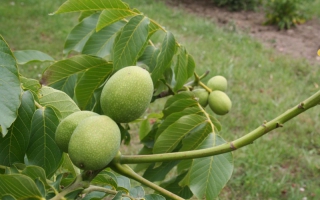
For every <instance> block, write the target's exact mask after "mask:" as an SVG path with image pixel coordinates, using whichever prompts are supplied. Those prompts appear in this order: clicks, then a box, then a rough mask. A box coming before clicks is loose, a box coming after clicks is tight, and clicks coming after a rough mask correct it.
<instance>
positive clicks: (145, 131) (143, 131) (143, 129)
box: [139, 119, 151, 140]
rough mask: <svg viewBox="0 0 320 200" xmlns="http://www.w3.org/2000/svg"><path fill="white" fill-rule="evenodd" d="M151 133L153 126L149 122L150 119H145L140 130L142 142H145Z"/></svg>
mask: <svg viewBox="0 0 320 200" xmlns="http://www.w3.org/2000/svg"><path fill="white" fill-rule="evenodd" d="M150 131H151V125H150V122H149V119H145V120H143V121H142V122H141V123H140V128H139V138H140V140H143V139H144V138H145V137H146V136H147V135H148V133H149V132H150Z"/></svg>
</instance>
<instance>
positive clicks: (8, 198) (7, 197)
mask: <svg viewBox="0 0 320 200" xmlns="http://www.w3.org/2000/svg"><path fill="white" fill-rule="evenodd" d="M1 199H2V200H16V198H14V197H13V196H11V195H9V194H8V195H5V196H2V197H1Z"/></svg>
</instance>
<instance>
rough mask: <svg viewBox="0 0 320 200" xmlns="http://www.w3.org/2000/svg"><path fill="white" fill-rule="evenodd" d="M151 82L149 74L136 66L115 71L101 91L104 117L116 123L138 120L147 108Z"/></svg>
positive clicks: (149, 99)
mask: <svg viewBox="0 0 320 200" xmlns="http://www.w3.org/2000/svg"><path fill="white" fill-rule="evenodd" d="M152 95H153V82H152V79H151V76H150V74H149V72H148V71H147V70H145V69H142V68H141V67H138V66H129V67H125V68H122V69H120V70H119V71H117V72H116V73H115V74H114V75H113V76H112V77H111V78H110V79H109V80H108V81H107V83H106V84H105V86H104V87H103V89H102V93H101V98H100V104H101V108H102V111H103V112H104V114H105V115H107V116H109V117H110V118H112V119H113V120H114V121H115V122H117V123H128V122H131V121H133V120H135V119H137V118H139V117H140V116H141V115H142V114H143V113H144V112H145V111H146V109H147V108H148V107H149V105H150V101H151V98H152Z"/></svg>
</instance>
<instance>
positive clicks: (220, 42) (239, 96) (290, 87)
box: [0, 0, 320, 200]
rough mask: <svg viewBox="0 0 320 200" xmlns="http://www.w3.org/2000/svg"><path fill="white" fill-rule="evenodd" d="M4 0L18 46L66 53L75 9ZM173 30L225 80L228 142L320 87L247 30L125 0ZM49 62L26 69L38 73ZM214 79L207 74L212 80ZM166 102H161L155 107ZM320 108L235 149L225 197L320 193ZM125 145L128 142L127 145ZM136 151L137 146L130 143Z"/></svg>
mask: <svg viewBox="0 0 320 200" xmlns="http://www.w3.org/2000/svg"><path fill="white" fill-rule="evenodd" d="M12 2H13V1H11V0H10V1H9V0H2V1H1V6H0V13H1V14H0V34H2V35H3V37H4V38H5V39H6V40H7V42H8V43H9V45H10V46H11V47H12V49H14V50H20V49H36V50H40V51H43V52H46V53H48V54H49V55H52V56H53V57H54V58H56V59H59V58H62V57H63V55H62V53H61V52H62V49H63V42H64V39H65V38H66V36H67V34H68V31H69V30H71V28H72V27H73V26H74V25H75V24H76V17H77V16H76V15H73V14H64V15H56V16H49V15H48V13H51V12H53V11H54V10H55V9H56V8H57V7H58V6H59V4H61V3H62V2H63V1H62V0H55V1H41V0H28V1H25V2H24V3H23V4H22V3H18V2H16V3H15V4H14V5H12ZM126 2H128V3H129V4H130V5H132V7H135V8H138V9H139V10H141V11H142V12H144V13H145V14H146V15H147V16H149V17H150V18H153V19H155V20H156V21H158V22H159V23H160V24H162V25H163V26H165V27H166V29H167V30H169V31H171V32H173V33H174V35H175V37H176V39H177V41H179V43H181V44H183V45H185V46H186V47H187V50H188V51H189V52H190V53H191V55H193V57H194V59H195V61H196V65H197V70H196V71H197V72H198V73H199V74H201V73H203V72H205V71H206V70H210V71H211V73H210V76H214V75H218V74H219V75H223V76H225V77H226V78H227V79H228V81H229V82H228V84H229V88H228V91H227V93H228V95H229V96H230V98H231V100H232V101H233V108H232V111H231V112H230V114H228V115H226V116H222V117H220V116H217V118H218V120H220V122H221V123H222V125H223V129H222V131H221V132H220V133H219V134H220V135H221V136H222V137H224V138H225V139H226V140H227V141H231V140H234V139H236V138H238V137H241V136H243V135H244V134H246V133H248V132H249V131H251V130H253V129H254V128H256V127H258V126H260V125H261V124H262V123H263V122H264V121H265V120H266V121H268V120H271V119H273V118H274V117H276V116H278V115H279V114H281V113H283V112H284V111H286V110H287V109H289V108H291V107H293V106H295V105H297V104H298V103H300V101H302V100H304V99H305V98H306V97H308V96H310V95H312V94H313V93H315V92H316V91H318V90H319V86H320V79H319V77H320V68H319V67H320V66H319V65H318V66H316V65H310V64H308V62H307V61H305V60H302V59H296V58H292V57H288V56H282V55H279V54H278V53H276V52H274V51H273V50H270V49H265V48H264V47H263V46H262V45H261V44H260V43H258V42H257V41H254V40H253V39H251V38H250V37H249V36H247V35H245V34H243V33H240V32H237V31H231V30H224V29H223V28H219V27H217V26H216V25H215V24H214V23H212V22H211V21H208V20H205V19H203V18H200V17H197V16H194V15H190V14H187V13H185V12H184V11H183V10H179V9H171V8H167V7H166V6H165V5H164V4H163V3H159V2H158V1H154V0H127V1H126ZM43 67H44V66H41V65H40V66H38V65H28V66H26V67H22V69H21V73H23V74H25V75H26V76H29V77H30V76H33V77H34V76H36V75H37V74H39V73H41V71H42V70H43ZM208 79H209V77H208V78H207V79H206V80H208ZM160 106H162V104H161V103H158V105H155V107H160ZM319 109H320V107H317V108H314V109H312V110H310V111H307V112H306V113H304V114H302V115H300V116H299V117H297V118H295V119H294V120H292V121H290V122H288V123H287V124H285V126H284V127H283V128H281V129H277V130H275V131H273V132H271V133H268V134H267V135H265V136H263V137H262V138H260V139H258V140H257V141H255V142H254V143H253V144H252V145H249V146H247V147H244V148H242V149H239V150H237V151H235V152H234V158H235V160H234V165H235V170H234V173H233V176H232V178H231V180H230V181H229V183H228V184H227V186H226V187H225V189H224V190H223V192H222V193H221V195H220V199H237V200H238V199H302V198H303V197H307V199H308V200H310V199H314V200H316V199H320V181H319V180H320V137H319V134H320V131H319V130H320V114H319V113H320V110H319ZM126 149H128V147H126ZM130 151H133V152H136V151H137V148H135V147H130Z"/></svg>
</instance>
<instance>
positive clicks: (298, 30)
mask: <svg viewBox="0 0 320 200" xmlns="http://www.w3.org/2000/svg"><path fill="white" fill-rule="evenodd" d="M166 3H167V4H168V5H169V6H173V7H180V8H183V9H184V10H186V11H187V12H190V13H195V14H197V15H199V16H202V17H205V18H208V19H210V20H213V21H214V22H215V23H216V24H218V25H220V26H230V25H232V26H235V27H236V29H237V30H241V31H243V32H246V33H248V34H249V35H250V36H252V37H254V38H256V39H257V40H258V41H260V42H262V43H263V44H264V45H265V46H267V47H272V48H274V49H276V50H277V51H278V52H281V53H283V54H288V55H291V56H293V57H302V58H305V59H306V60H307V61H309V62H310V63H312V64H316V63H318V64H320V57H319V56H317V50H318V49H320V19H315V18H314V19H311V20H309V21H307V22H306V23H304V24H301V25H298V26H297V27H294V28H292V29H290V30H282V31H280V30H278V29H277V27H275V26H265V25H263V23H264V21H265V14H264V13H263V12H262V11H260V12H253V11H241V12H231V11H229V10H227V9H222V8H218V7H216V6H215V5H214V4H213V3H212V2H211V1H210V0H197V1H194V0H166Z"/></svg>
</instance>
